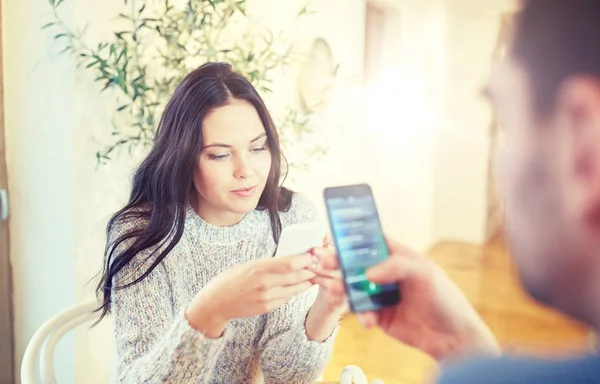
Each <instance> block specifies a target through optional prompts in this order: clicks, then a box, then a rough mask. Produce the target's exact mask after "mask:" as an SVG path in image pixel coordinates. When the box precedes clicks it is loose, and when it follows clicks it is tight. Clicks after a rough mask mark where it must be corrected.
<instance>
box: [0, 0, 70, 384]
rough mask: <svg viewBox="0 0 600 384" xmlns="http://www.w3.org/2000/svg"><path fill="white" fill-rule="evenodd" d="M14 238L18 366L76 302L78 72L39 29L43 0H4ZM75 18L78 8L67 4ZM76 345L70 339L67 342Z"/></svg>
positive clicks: (65, 352) (61, 361)
mask: <svg viewBox="0 0 600 384" xmlns="http://www.w3.org/2000/svg"><path fill="white" fill-rule="evenodd" d="M2 6H3V12H2V13H3V17H4V20H3V21H4V22H3V31H2V32H3V38H4V50H3V59H4V68H5V70H4V85H5V90H4V91H5V112H6V115H5V119H6V130H5V134H6V145H7V152H6V155H7V166H8V175H9V195H10V199H11V211H12V212H11V219H10V243H11V262H12V266H13V281H14V316H15V317H14V321H15V344H16V345H15V353H16V360H17V370H16V372H20V371H19V365H20V364H19V361H18V360H20V358H21V356H22V354H23V351H24V349H25V346H26V343H27V341H28V340H29V338H30V337H31V335H32V334H33V332H34V331H35V330H36V328H37V327H39V326H40V325H41V323H42V322H43V321H44V320H46V319H47V318H49V317H50V316H51V315H52V314H54V313H55V312H56V311H58V310H59V309H61V308H64V307H65V306H68V305H71V304H73V303H74V302H75V297H76V269H75V257H76V239H75V238H74V236H73V233H74V231H75V216H76V212H75V206H74V205H73V200H74V199H75V196H76V193H77V188H76V185H75V183H74V178H73V174H74V168H75V164H74V162H73V148H74V143H75V132H76V129H75V122H74V118H73V113H72V109H73V107H72V105H73V100H74V96H75V95H74V88H73V83H74V77H73V70H72V64H71V62H70V60H68V59H67V58H58V57H56V55H53V54H52V53H51V52H52V49H51V48H52V45H53V41H52V40H51V39H49V38H48V37H47V36H46V35H44V34H43V33H42V32H40V30H39V29H40V25H42V24H43V22H42V21H43V18H42V17H41V16H42V15H43V14H44V13H45V12H44V11H43V10H47V9H48V4H47V1H45V0H23V1H3V2H2ZM65 11H66V12H65V17H66V18H67V19H71V17H72V8H70V7H65ZM69 343H72V340H71V341H70V342H68V343H67V344H69ZM69 351H71V348H69V345H64V344H63V345H61V346H60V349H59V352H60V353H61V357H60V358H58V359H57V361H56V366H57V369H58V371H59V372H60V374H59V379H61V380H66V381H67V382H69V381H72V375H69V372H72V371H73V355H72V352H69Z"/></svg>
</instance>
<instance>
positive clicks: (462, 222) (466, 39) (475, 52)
mask: <svg viewBox="0 0 600 384" xmlns="http://www.w3.org/2000/svg"><path fill="white" fill-rule="evenodd" d="M447 4H448V13H447V40H446V49H445V50H446V55H447V75H446V82H445V90H446V95H445V103H446V113H445V119H444V120H445V125H444V129H443V130H441V132H440V133H441V134H440V135H438V136H437V150H436V160H435V173H436V178H435V183H436V184H435V197H434V207H435V218H434V231H435V238H436V239H438V240H445V239H451V240H462V241H468V242H473V243H481V242H483V241H485V225H486V210H487V177H488V169H487V165H488V158H489V156H490V153H489V145H490V138H489V129H490V122H491V108H490V107H489V105H488V103H487V101H485V100H484V99H483V97H482V96H481V90H482V89H483V87H484V85H485V82H486V80H487V76H488V74H489V70H490V68H491V64H492V62H491V55H492V52H493V49H494V47H495V43H496V39H497V37H498V32H499V26H500V12H501V11H503V10H505V9H506V8H507V7H508V6H509V5H510V4H511V1H510V0H486V1H485V2H483V1H479V0H447Z"/></svg>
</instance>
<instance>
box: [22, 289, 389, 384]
mask: <svg viewBox="0 0 600 384" xmlns="http://www.w3.org/2000/svg"><path fill="white" fill-rule="evenodd" d="M96 308H98V302H97V301H96V300H89V301H85V302H82V303H79V304H76V305H74V306H72V307H70V308H67V309H65V310H63V311H61V312H59V313H58V314H56V315H54V316H53V317H52V318H50V320H48V321H46V322H45V323H44V324H42V326H41V327H40V328H39V329H38V330H37V331H36V332H35V333H34V335H33V337H32V338H31V340H30V341H29V343H28V344H27V348H26V349H25V354H24V355H23V361H22V364H21V384H36V382H37V380H36V368H37V362H38V361H39V367H40V379H41V382H42V384H56V376H55V374H54V350H55V348H56V344H57V343H58V342H59V341H60V339H61V338H62V337H63V336H64V334H65V333H67V332H69V331H70V330H72V329H74V328H76V327H77V326H78V325H81V324H83V323H85V322H91V321H92V320H95V319H97V318H98V314H96V313H94V312H93V311H94V310H95V309H96ZM340 383H341V384H350V383H356V384H368V381H367V378H366V376H365V374H364V372H363V371H362V370H361V369H360V368H359V367H358V366H356V365H348V366H346V367H344V369H343V370H342V373H341V376H340ZM371 384H383V382H382V381H379V380H376V381H373V382H372V383H371Z"/></svg>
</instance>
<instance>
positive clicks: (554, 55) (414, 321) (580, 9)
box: [323, 0, 600, 384]
mask: <svg viewBox="0 0 600 384" xmlns="http://www.w3.org/2000/svg"><path fill="white" fill-rule="evenodd" d="M513 28H514V29H513V31H512V38H511V43H510V46H509V49H508V51H507V55H506V57H505V58H504V59H503V60H502V62H500V63H498V65H497V68H496V69H495V71H494V73H493V75H492V76H491V79H490V81H489V86H488V88H487V92H486V93H487V94H488V96H489V98H490V100H491V101H492V103H493V104H494V106H495V108H497V110H498V113H499V116H500V118H501V122H502V125H503V128H504V129H505V135H504V143H503V147H504V148H503V150H502V152H501V153H500V154H499V156H498V159H497V160H498V171H499V176H500V181H501V185H502V187H503V192H504V197H505V203H506V227H507V228H506V229H507V233H508V237H509V241H510V245H511V250H512V253H513V255H514V257H515V259H516V262H517V265H518V269H519V272H520V275H521V279H522V282H523V285H524V286H525V289H526V290H527V292H528V293H529V294H530V295H531V296H532V297H533V298H535V299H536V300H538V301H539V302H541V303H544V304H546V305H548V306H551V307H553V308H555V309H557V310H560V311H562V312H563V313H565V314H568V315H570V316H573V317H575V318H577V319H579V320H581V321H583V322H585V323H587V324H589V325H590V326H591V327H594V328H597V327H598V326H600V0H524V1H523V2H522V9H521V10H520V12H519V13H518V15H517V16H516V18H515V20H514V25H513ZM390 249H391V251H392V253H393V255H392V257H391V258H390V259H389V260H388V261H387V262H386V263H384V264H382V265H380V266H377V267H375V268H373V269H371V270H370V271H369V272H368V274H367V276H368V278H369V279H370V280H372V281H373V282H376V283H390V282H398V283H399V284H400V285H401V289H402V295H403V300H402V302H401V303H400V304H399V305H398V306H397V307H394V308H387V309H384V310H382V311H379V312H377V313H366V314H364V315H362V316H361V318H362V322H363V324H364V325H365V326H368V327H369V326H378V327H380V328H382V329H383V330H384V331H385V332H387V333H388V334H389V335H390V336H392V337H394V338H396V339H398V340H400V341H403V342H406V343H409V344H412V345H414V346H416V347H418V348H420V349H423V350H424V351H426V352H429V353H430V354H432V355H433V356H435V357H437V358H438V359H440V360H442V361H443V360H448V359H453V358H457V357H461V356H462V357H464V356H465V355H468V354H471V355H476V354H479V355H480V357H479V358H478V359H477V360H472V361H471V362H469V363H466V364H462V365H461V364H457V365H454V366H453V367H451V368H448V369H447V370H443V371H442V374H441V377H440V379H439V380H440V383H443V384H454V383H461V384H469V383H477V384H485V383H511V384H516V383H528V384H535V383H544V384H552V383H570V384H577V383H592V382H594V383H596V382H597V383H600V357H598V356H588V357H580V358H575V359H569V360H566V359H565V360H562V361H552V362H547V361H544V360H535V359H517V358H508V357H499V356H494V355H499V350H498V347H497V346H496V344H495V342H494V339H493V337H492V336H491V334H490V332H489V330H488V328H487V327H486V326H485V325H484V324H483V322H482V321H481V319H480V318H479V316H477V314H476V313H475V311H474V310H473V309H472V307H471V306H470V305H469V304H468V302H467V301H466V299H465V298H464V296H463V295H462V294H461V293H460V292H459V291H458V290H457V288H456V287H455V286H454V285H453V284H452V283H451V282H450V281H449V279H448V278H447V277H446V276H445V275H444V273H443V272H442V271H441V270H440V269H439V268H438V267H437V266H435V265H434V264H433V263H432V262H430V261H428V260H427V259H425V258H423V257H420V256H418V255H415V254H413V253H411V252H410V251H408V250H406V249H403V248H402V247H401V246H399V245H398V244H396V243H394V242H390ZM335 263H336V262H335V260H334V259H333V258H324V259H323V265H324V266H325V267H330V268H332V267H335ZM485 355H490V356H488V357H482V356H485Z"/></svg>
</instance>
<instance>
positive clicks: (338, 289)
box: [310, 238, 348, 316]
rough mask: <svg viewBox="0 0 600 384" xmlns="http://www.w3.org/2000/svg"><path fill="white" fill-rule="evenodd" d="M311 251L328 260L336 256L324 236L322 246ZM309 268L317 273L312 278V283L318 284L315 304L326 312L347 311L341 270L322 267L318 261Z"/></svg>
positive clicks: (340, 313)
mask: <svg viewBox="0 0 600 384" xmlns="http://www.w3.org/2000/svg"><path fill="white" fill-rule="evenodd" d="M311 252H312V254H313V255H314V256H316V257H317V258H319V260H322V259H323V258H325V259H328V260H329V259H331V258H332V257H336V254H335V253H336V252H335V249H334V248H333V247H332V246H331V244H330V242H329V239H328V238H325V240H324V243H323V247H316V248H313V250H312V251H311ZM310 270H311V271H313V272H315V273H316V274H317V276H316V277H314V278H313V279H312V282H313V284H318V285H319V294H318V295H317V299H316V300H315V305H317V306H318V307H319V308H320V309H321V310H323V311H325V312H327V313H331V314H335V315H338V316H339V315H342V314H343V313H345V312H347V310H348V305H347V300H346V290H345V288H344V282H343V281H342V273H341V271H340V270H339V269H335V270H331V269H324V268H323V267H322V266H321V264H320V263H317V265H316V266H314V267H310Z"/></svg>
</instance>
